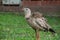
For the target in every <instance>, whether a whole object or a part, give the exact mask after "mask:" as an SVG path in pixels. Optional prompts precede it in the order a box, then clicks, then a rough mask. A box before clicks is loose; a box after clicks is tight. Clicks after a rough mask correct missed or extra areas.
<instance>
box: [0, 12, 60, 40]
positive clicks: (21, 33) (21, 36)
mask: <svg viewBox="0 0 60 40" xmlns="http://www.w3.org/2000/svg"><path fill="white" fill-rule="evenodd" d="M46 18H47V20H48V23H49V24H50V25H51V26H52V28H53V29H54V30H55V31H56V32H57V35H56V36H52V35H51V33H49V32H48V33H47V32H43V31H41V32H40V39H41V40H60V18H59V17H48V16H47V17H46ZM49 35H50V36H49ZM0 40H35V32H34V30H33V29H32V28H31V27H30V26H29V25H28V24H27V22H26V20H25V18H24V17H23V16H20V15H12V14H8V13H7V14H4V13H3V14H2V13H1V14H0Z"/></svg>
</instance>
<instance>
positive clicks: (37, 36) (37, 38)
mask: <svg viewBox="0 0 60 40" xmlns="http://www.w3.org/2000/svg"><path fill="white" fill-rule="evenodd" d="M36 40H40V35H39V30H36Z"/></svg>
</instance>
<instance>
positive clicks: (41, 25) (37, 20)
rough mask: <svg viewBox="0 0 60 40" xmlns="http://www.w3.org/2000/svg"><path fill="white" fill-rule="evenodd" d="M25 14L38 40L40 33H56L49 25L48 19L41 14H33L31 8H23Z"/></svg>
mask: <svg viewBox="0 0 60 40" xmlns="http://www.w3.org/2000/svg"><path fill="white" fill-rule="evenodd" d="M22 10H23V11H24V14H25V19H26V21H27V23H28V24H29V25H30V26H31V27H32V28H33V29H34V30H35V33H36V40H40V35H39V31H44V32H48V31H49V32H51V33H52V34H55V33H56V32H55V31H54V30H53V29H52V27H51V26H50V25H49V24H48V23H47V20H46V18H44V16H43V15H42V13H40V12H32V11H31V9H30V8H22Z"/></svg>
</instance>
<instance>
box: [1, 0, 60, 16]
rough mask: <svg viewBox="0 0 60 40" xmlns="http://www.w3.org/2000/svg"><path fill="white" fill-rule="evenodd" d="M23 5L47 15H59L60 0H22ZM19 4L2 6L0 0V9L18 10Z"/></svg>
mask: <svg viewBox="0 0 60 40" xmlns="http://www.w3.org/2000/svg"><path fill="white" fill-rule="evenodd" d="M22 3H23V6H24V7H29V8H31V9H32V11H39V12H42V13H44V14H47V15H52V14H53V15H54V14H55V15H56V14H58V15H60V1H22ZM20 9H21V8H20V7H19V6H4V5H3V4H2V3H1V0H0V11H12V12H19V11H21V10H20Z"/></svg>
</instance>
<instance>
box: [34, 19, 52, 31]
mask: <svg viewBox="0 0 60 40" xmlns="http://www.w3.org/2000/svg"><path fill="white" fill-rule="evenodd" d="M35 22H36V23H37V24H38V25H39V26H40V27H41V28H43V29H47V30H48V29H49V28H51V27H50V26H49V25H48V24H47V23H46V21H45V20H43V19H42V18H36V20H35Z"/></svg>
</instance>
